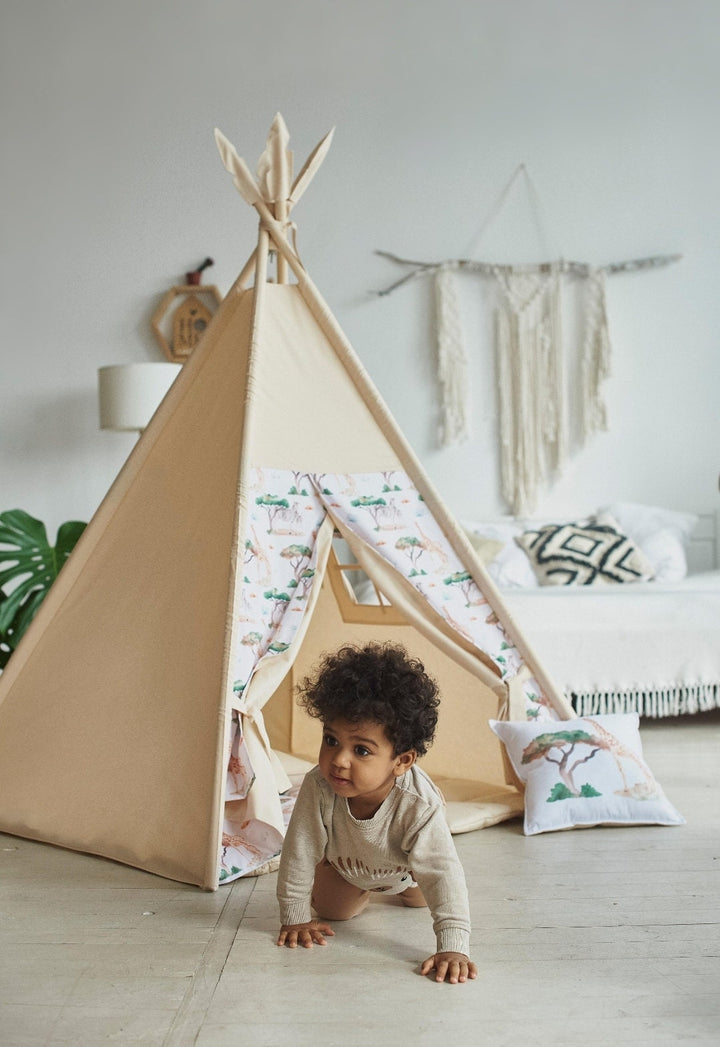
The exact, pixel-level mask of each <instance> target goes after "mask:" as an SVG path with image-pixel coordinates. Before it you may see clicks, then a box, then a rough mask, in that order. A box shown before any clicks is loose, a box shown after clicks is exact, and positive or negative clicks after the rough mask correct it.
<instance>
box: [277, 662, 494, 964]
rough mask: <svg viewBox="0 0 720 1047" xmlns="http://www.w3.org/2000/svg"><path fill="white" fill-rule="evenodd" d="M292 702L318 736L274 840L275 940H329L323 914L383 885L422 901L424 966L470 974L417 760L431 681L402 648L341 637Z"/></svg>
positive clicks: (456, 866)
mask: <svg viewBox="0 0 720 1047" xmlns="http://www.w3.org/2000/svg"><path fill="white" fill-rule="evenodd" d="M300 703H301V704H302V705H303V706H304V707H305V709H306V710H307V711H308V712H309V713H310V715H311V716H314V717H315V718H316V719H319V720H320V721H321V722H322V725H323V739H322V744H321V746H320V754H319V757H318V764H317V766H316V767H314V768H313V769H312V770H311V771H309V772H308V774H307V775H306V776H305V779H304V781H303V784H302V786H301V788H300V792H299V794H298V798H297V801H296V804H295V809H294V811H293V814H292V818H291V820H290V825H289V827H288V831H287V836H286V838H285V843H284V845H283V849H282V854H281V858H280V873H279V877H278V890H277V893H278V901H279V903H280V919H281V922H282V927H281V929H280V935H279V937H278V940H277V944H278V945H286V946H289V947H290V948H296V947H297V946H298V945H302V946H305V947H306V948H311V947H312V946H313V944H317V945H325V944H326V939H325V935H334V931H333V930H332V929H331V927H330V926H329V924H328V923H326V922H324V921H325V920H349V919H351V918H352V917H353V916H357V915H358V913H360V912H362V910H363V909H364V908H365V906H366V905H367V904H368V901H369V898H370V892H371V891H382V892H385V893H388V894H397V895H399V896H400V899H401V901H402V902H403V903H404V904H405V905H407V906H410V907H413V908H415V907H421V906H425V905H427V906H429V908H430V912H431V913H432V917H433V927H434V930H435V935H436V938H437V952H435V953H434V954H433V955H432V956H430V957H428V959H426V960H425V961H424V963H423V964H422V967H421V973H422V974H429V973H430V972H431V971H433V970H434V971H435V980H436V981H438V982H442V981H445V980H446V979H448V980H449V981H450V982H453V983H456V982H464V981H466V980H467V979H468V978H475V977H476V975H477V969H476V967H475V964H474V963H472V962H471V961H470V959H469V958H468V946H469V939H470V917H469V906H468V896H467V888H466V885H465V876H464V873H463V869H462V866H461V864H460V860H459V858H458V856H457V853H456V851H455V846H454V844H453V840H452V837H451V835H450V830H449V828H448V825H447V822H446V820H445V815H444V811H443V800H442V797H441V796H440V793H439V792H438V790H437V789H436V788H435V786H434V785H433V784H432V782H431V781H430V779H429V778H428V776H427V775H426V774H425V772H424V771H422V770H421V769H420V768H419V767H418V765H417V762H416V761H417V758H418V757H419V756H423V755H424V754H425V753H426V752H427V748H428V746H429V745H430V744H431V742H432V739H433V736H434V734H435V727H436V724H437V716H438V714H437V707H438V704H439V699H438V696H437V686H436V684H435V682H434V681H433V680H432V679H431V678H430V677H429V676H428V675H427V673H426V672H425V670H424V667H423V665H422V664H421V662H419V661H417V660H416V659H413V658H411V657H409V656H408V654H407V652H406V651H405V650H404V648H402V647H399V646H396V645H391V644H383V645H381V644H374V643H371V644H367V645H366V646H363V647H353V646H346V647H342V648H340V650H338V651H336V652H335V653H333V654H330V655H327V656H326V657H325V658H324V659H323V661H322V662H321V664H320V666H319V668H318V670H317V671H316V673H315V674H314V675H313V676H312V677H310V678H308V679H306V680H305V681H303V683H302V685H301V687H300ZM311 906H312V908H314V910H315V912H316V913H317V915H318V917H320V918H319V919H313V918H312V913H311Z"/></svg>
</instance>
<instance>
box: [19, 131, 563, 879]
mask: <svg viewBox="0 0 720 1047" xmlns="http://www.w3.org/2000/svg"><path fill="white" fill-rule="evenodd" d="M330 138H331V136H330V135H328V136H327V137H326V138H325V139H324V140H323V141H322V142H321V143H320V145H319V146H318V147H317V149H316V150H315V151H314V152H313V153H312V155H311V156H310V158H309V160H308V161H307V163H306V164H305V166H304V168H303V169H302V170H301V172H300V174H299V175H298V177H297V178H296V179H295V181H294V182H292V181H291V179H292V175H291V170H292V156H291V154H290V153H289V151H288V148H287V131H286V128H285V125H284V123H283V122H282V119H281V118H280V117H277V118H276V120H275V122H274V124H273V126H272V128H271V132H270V135H269V138H268V142H267V146H266V149H265V152H264V153H263V155H262V157H261V160H260V163H259V166H258V171H257V176H256V177H253V175H252V174H251V173H250V171H249V170H248V168H247V166H246V165H245V164H244V162H243V161H242V160H241V159H240V158H239V157H238V156H237V154H236V153H235V150H234V149H233V148H232V146H231V145H230V144H229V143H228V142H227V140H226V139H225V138H224V137H223V136H222V135H220V134H219V132H218V133H217V141H218V145H219V148H220V152H221V155H222V157H223V160H224V162H225V165H226V167H228V169H229V170H230V171H231V173H232V174H233V177H234V181H235V184H236V186H237V188H238V189H239V190H240V192H241V194H242V195H243V197H244V198H245V199H246V200H247V201H248V202H249V203H250V204H252V205H253V206H254V207H255V208H256V209H257V211H258V212H259V215H260V227H259V236H258V244H257V248H256V250H255V252H254V253H253V256H252V258H251V259H250V262H249V263H248V265H247V266H246V267H245V269H244V270H243V272H242V273H241V274H240V277H239V278H238V280H237V282H236V283H235V285H234V286H233V288H232V289H231V291H230V292H229V293H228V295H227V296H226V298H225V299H224V301H223V303H222V305H221V307H220V309H219V310H218V312H217V314H216V316H215V318H214V320H213V322H212V324H211V325H210V327H209V329H208V331H207V333H206V335H205V336H204V338H203V340H202V342H201V343H200V345H199V346H198V347H197V348H196V350H195V351H194V353H193V355H192V356H191V358H190V359H189V361H188V362H187V363H186V364H185V366H184V367H183V369H182V371H181V372H180V374H179V376H178V378H177V379H176V381H175V383H174V385H173V386H172V388H171V390H170V392H169V393H168V395H167V396H166V397H165V399H164V401H163V403H162V404H161V405H160V408H159V409H158V411H157V413H156V414H155V416H154V418H153V419H152V421H151V423H150V425H149V426H148V428H147V429H146V430H145V432H144V434H143V436H142V438H141V439H140V440H139V442H138V444H137V445H136V447H135V449H134V451H133V452H132V454H131V455H130V457H129V459H128V461H127V462H126V464H125V466H124V467H123V469H122V470H121V472H120V474H119V476H118V478H117V480H116V481H115V483H114V484H113V486H112V488H111V489H110V491H109V493H108V495H107V496H106V498H105V500H104V501H103V503H102V505H101V506H100V508H99V509H98V511H97V513H96V514H95V516H94V517H93V519H92V521H91V522H90V524H89V525H88V527H87V528H86V530H85V533H84V534H83V536H82V538H81V540H80V542H79V543H78V545H77V546H76V548H75V551H74V552H73V554H72V556H71V557H70V560H69V561H68V563H67V564H66V566H65V567H64V568H63V570H62V572H61V575H60V577H59V578H58V580H57V582H56V583H55V585H54V586H53V588H52V590H51V591H50V593H49V594H48V597H47V598H46V600H45V602H44V603H43V605H42V606H41V608H40V611H39V613H38V614H37V616H36V618H35V620H34V621H33V623H32V626H31V627H30V629H29V630H28V632H27V633H26V635H25V637H24V638H23V640H22V642H21V644H20V645H19V647H18V649H17V651H16V652H15V654H14V655H13V657H12V658H11V660H10V662H9V664H8V666H7V668H6V670H5V672H4V673H3V674H2V676H1V677H0V829H2V830H4V831H6V832H10V833H14V834H17V835H20V836H25V837H29V838H32V839H36V840H43V841H48V842H50V843H55V844H58V845H61V846H64V847H68V848H72V849H75V850H80V851H84V852H90V853H93V854H97V855H102V856H105V857H108V858H112V859H115V860H118V861H121V862H125V863H127V864H130V865H133V866H137V867H139V868H142V869H146V870H148V871H151V872H154V873H158V874H160V875H162V876H166V877H170V878H171V879H176V880H179V881H183V882H187V883H192V884H198V885H200V886H202V887H204V888H207V889H210V890H212V889H214V888H215V887H217V885H218V882H219V881H221V880H222V879H227V878H232V877H234V876H237V875H242V874H244V873H248V872H252V871H256V870H257V869H258V868H261V867H263V866H264V865H265V864H266V863H267V862H268V860H269V859H271V858H272V857H273V856H274V855H277V853H278V852H279V849H280V846H281V843H282V837H283V833H284V828H285V825H286V820H287V817H288V812H289V808H290V807H291V804H292V798H293V780H291V778H290V777H288V772H290V774H292V772H293V771H296V770H298V769H300V770H301V769H302V768H303V766H305V765H304V764H303V762H302V761H303V760H314V754H315V751H316V734H315V733H314V732H315V731H316V730H317V725H315V724H314V723H312V722H310V721H309V719H308V718H307V717H306V716H305V714H301V713H300V711H299V710H298V709H297V708H296V707H295V705H294V702H293V697H292V689H293V684H294V681H295V680H296V679H297V677H298V676H299V675H302V674H303V673H304V672H305V670H306V669H307V667H308V666H309V665H310V664H311V663H312V662H313V660H314V659H315V658H316V657H317V656H318V655H319V654H320V653H321V652H322V651H323V650H328V649H330V648H334V647H336V646H338V645H339V644H340V643H342V642H345V641H351V642H356V641H362V640H366V639H393V640H397V641H399V642H402V643H404V644H405V646H406V647H407V648H408V649H409V650H411V651H412V653H414V654H417V655H418V656H419V657H421V658H422V659H423V660H424V661H425V663H426V665H427V666H428V668H429V669H430V671H431V672H433V673H434V675H435V676H436V677H437V679H438V682H439V684H440V687H441V694H442V697H443V704H442V706H441V720H440V730H439V734H438V739H437V741H436V744H435V746H434V747H433V749H432V750H431V753H430V755H429V757H428V759H427V761H426V763H425V766H426V767H427V769H428V771H429V773H431V774H432V775H433V777H435V778H436V779H437V780H438V781H439V782H440V784H441V786H442V788H443V790H444V791H445V793H446V796H447V797H448V800H449V803H448V811H449V816H450V817H451V822H452V821H453V819H454V821H455V828H456V829H457V830H458V831H460V830H463V829H469V828H475V827H479V826H482V825H485V824H491V823H493V822H496V821H499V820H501V819H503V818H506V817H509V816H511V815H513V814H515V813H518V811H519V810H520V809H521V807H522V797H521V795H520V794H519V793H518V791H517V790H516V789H515V787H514V786H513V785H508V784H507V783H506V780H505V767H504V764H503V760H502V756H501V753H500V749H499V745H498V743H497V741H496V739H495V737H494V735H492V734H491V732H490V730H489V728H488V726H487V720H488V719H489V718H490V717H494V716H496V715H498V709H500V715H505V716H508V715H509V716H512V717H513V718H517V717H523V718H524V717H525V716H528V715H530V716H533V715H544V716H556V717H561V718H564V717H567V716H570V715H572V710H571V708H570V707H569V705H568V704H567V702H566V700H565V698H564V697H563V696H562V695H561V694H559V693H558V692H557V691H556V689H555V688H554V686H553V683H552V681H551V680H550V679H548V677H547V676H546V674H545V673H544V671H543V669H542V666H541V665H540V664H539V663H538V662H537V659H536V658H535V657H534V655H533V654H532V652H531V651H530V650H529V649H528V646H527V644H526V643H525V642H524V640H523V638H522V636H521V634H520V632H519V631H518V629H517V628H516V626H515V623H514V622H513V621H512V619H511V616H510V615H509V614H508V612H507V610H506V609H505V608H504V607H503V605H502V602H501V600H500V597H499V595H498V593H497V592H496V590H495V589H494V587H493V585H492V583H491V581H490V579H489V578H488V577H487V575H486V573H485V571H484V570H483V568H482V566H481V565H480V563H479V562H478V560H477V559H476V556H475V554H474V552H473V549H472V547H471V546H470V545H469V543H468V542H467V540H466V538H465V536H464V534H463V533H462V531H461V530H460V529H459V528H458V527H457V525H456V524H455V523H454V522H453V520H452V519H451V517H450V516H449V514H448V512H447V510H446V509H445V507H444V505H443V503H442V501H441V500H440V498H439V497H438V495H437V494H436V493H435V492H434V490H433V488H432V486H431V485H430V483H429V481H428V479H427V477H426V476H425V474H424V472H423V470H422V467H421V466H420V464H419V462H418V461H417V459H416V458H415V456H414V455H413V453H412V451H411V450H410V448H409V446H408V445H407V443H406V441H405V440H404V438H403V436H402V434H401V433H400V431H399V429H398V427H397V425H396V423H395V422H394V421H393V419H392V418H391V416H390V415H389V413H388V411H387V409H386V407H385V406H384V405H383V403H382V402H381V400H380V399H379V397H378V394H377V393H376V391H375V390H374V388H373V386H372V383H371V382H370V380H369V378H368V376H367V375H366V373H365V372H364V371H363V369H362V367H361V365H360V363H359V361H358V359H357V358H356V356H355V355H354V353H353V351H352V349H351V347H350V346H349V344H348V343H347V340H346V339H345V337H344V335H343V334H342V332H341V331H340V329H339V327H338V325H337V323H336V321H335V320H334V318H333V317H332V315H331V313H330V311H329V309H328V308H327V306H326V305H325V304H324V302H323V301H322V299H321V297H320V295H319V293H318V291H317V290H316V288H315V286H314V285H313V283H312V282H311V280H310V278H309V277H308V275H307V273H306V272H305V270H304V268H303V266H302V264H301V263H300V261H299V259H298V256H297V253H296V251H295V250H294V248H293V246H291V243H290V240H289V238H288V237H289V232H290V230H291V228H292V226H291V225H290V223H289V219H288V216H289V213H290V211H291V209H292V207H293V206H294V205H295V204H296V203H297V201H298V200H299V198H300V197H301V195H302V193H303V192H304V191H305V189H306V188H307V186H308V184H309V183H310V181H311V179H312V177H313V175H314V174H315V172H316V170H317V168H318V167H319V165H320V163H321V162H322V159H323V158H324V155H325V153H326V151H327V149H328V146H329V144H330ZM271 250H272V251H273V252H275V253H276V255H277V273H276V282H270V281H269V279H268V264H269V252H270V251H271ZM253 273H254V280H253V282H252V284H251V285H250V286H247V285H248V283H249V281H250V280H251V277H252V274H253ZM338 535H339V536H341V539H342V541H343V542H344V543H345V544H344V546H343V548H344V549H345V550H346V551H347V550H349V551H350V556H349V559H350V560H352V563H347V562H345V563H344V564H341V563H340V562H339V559H338V556H337V554H336V549H337V547H338ZM1 556H2V553H1V552H0V558H1ZM345 560H346V561H347V560H348V557H347V556H345ZM358 577H363V578H365V577H366V578H367V579H369V580H371V582H372V585H373V587H374V589H373V591H375V592H377V593H380V594H382V598H381V600H380V602H375V603H374V604H373V603H372V602H371V603H364V602H362V600H359V599H358V597H357V595H356V589H357V579H358ZM351 580H352V581H354V582H355V589H354V588H353V585H352V584H351ZM278 753H282V754H284V755H282V756H280V755H278Z"/></svg>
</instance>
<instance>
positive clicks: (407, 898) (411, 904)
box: [400, 887, 427, 909]
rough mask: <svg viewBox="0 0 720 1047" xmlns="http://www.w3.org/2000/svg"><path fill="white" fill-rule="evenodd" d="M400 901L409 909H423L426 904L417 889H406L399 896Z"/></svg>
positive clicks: (421, 893)
mask: <svg viewBox="0 0 720 1047" xmlns="http://www.w3.org/2000/svg"><path fill="white" fill-rule="evenodd" d="M400 901H401V902H402V903H403V905H407V907H408V908H409V909H425V908H426V907H427V902H426V901H425V897H424V895H423V892H422V891H421V890H420V888H419V887H406V888H405V890H404V891H402V892H401V894H400Z"/></svg>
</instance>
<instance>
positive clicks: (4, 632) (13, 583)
mask: <svg viewBox="0 0 720 1047" xmlns="http://www.w3.org/2000/svg"><path fill="white" fill-rule="evenodd" d="M84 530H85V524H84V523H82V522H81V521H79V520H68V521H67V522H66V523H64V524H61V525H60V527H59V528H58V532H57V536H56V539H55V545H54V546H52V545H50V543H49V541H48V536H47V531H46V530H45V524H44V523H42V522H41V521H40V520H36V519H35V518H34V517H33V516H30V514H29V513H26V512H25V511H24V510H23V509H8V510H7V511H6V512H4V513H0V669H3V668H4V667H5V666H6V665H7V663H8V660H9V658H10V656H11V655H12V653H13V651H14V650H15V648H16V647H17V645H18V642H19V641H20V638H21V637H22V635H23V634H24V633H25V631H26V630H27V627H28V626H29V625H30V622H31V621H32V620H33V618H34V617H35V614H36V613H37V609H38V607H39V606H40V604H41V603H42V602H43V600H44V599H45V597H46V596H47V593H48V590H49V589H50V586H51V585H52V584H53V582H54V581H55V579H56V578H57V576H58V574H59V573H60V569H61V568H62V566H63V564H64V563H65V561H66V560H67V558H68V556H69V555H70V553H71V552H72V551H73V549H74V548H75V545H76V543H77V540H78V538H79V537H80V535H81V534H82V533H83V531H84Z"/></svg>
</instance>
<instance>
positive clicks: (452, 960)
mask: <svg viewBox="0 0 720 1047" xmlns="http://www.w3.org/2000/svg"><path fill="white" fill-rule="evenodd" d="M433 968H434V969H435V971H436V972H437V973H436V974H435V981H436V982H444V981H445V979H446V978H447V979H448V981H450V982H452V983H453V984H455V983H456V982H465V981H467V980H468V978H477V967H476V966H475V964H474V963H473V962H472V960H470V959H468V957H467V956H466V955H465V953H464V952H436V953H435V954H434V955H433V956H428V958H427V960H425V963H424V964H423V965H422V967H421V968H420V974H429V973H430V971H432V970H433Z"/></svg>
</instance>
